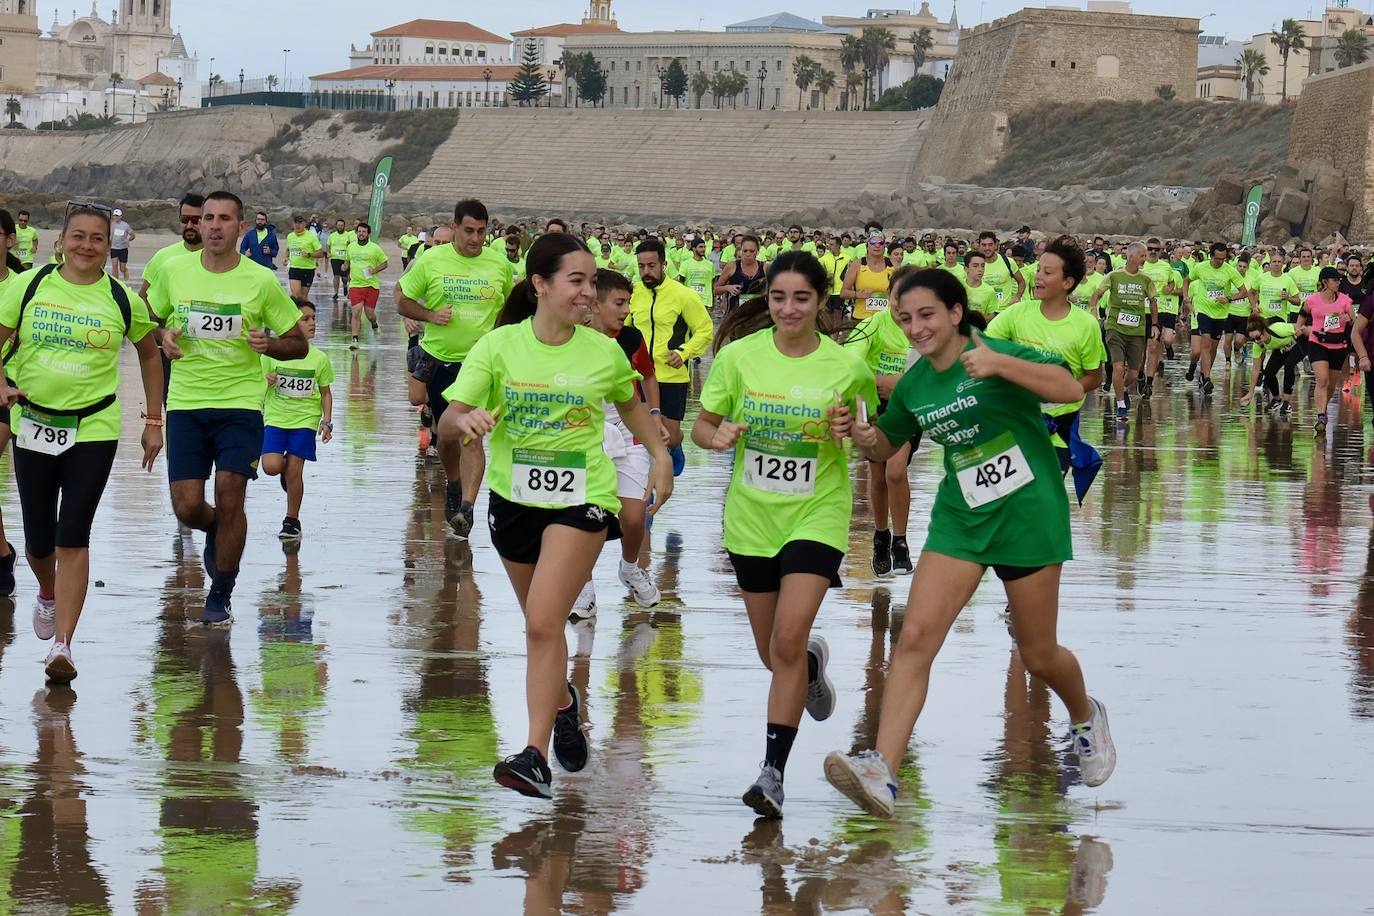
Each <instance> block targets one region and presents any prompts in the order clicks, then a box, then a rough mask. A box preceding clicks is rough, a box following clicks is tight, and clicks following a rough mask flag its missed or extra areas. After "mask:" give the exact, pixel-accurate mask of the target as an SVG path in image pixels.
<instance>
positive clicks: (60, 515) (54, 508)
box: [14, 441, 119, 560]
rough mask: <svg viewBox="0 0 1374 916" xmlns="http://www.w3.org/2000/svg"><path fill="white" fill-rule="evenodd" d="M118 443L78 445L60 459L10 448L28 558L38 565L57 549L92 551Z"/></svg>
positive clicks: (57, 456)
mask: <svg viewBox="0 0 1374 916" xmlns="http://www.w3.org/2000/svg"><path fill="white" fill-rule="evenodd" d="M118 444H119V443H117V442H113V441H111V442H78V443H77V444H76V445H73V446H72V447H71V448H70V449H68V450H67V451H66V452H64V453H63V454H61V455H42V454H39V453H38V452H31V451H28V450H26V449H22V448H15V450H14V478H15V483H17V484H18V486H19V505H20V507H21V508H22V509H23V511H24V548H25V549H26V550H27V551H28V553H29V555H30V556H33V557H37V558H38V559H40V560H41V559H44V558H45V557H50V556H52V552H53V549H54V548H56V547H68V548H75V549H82V548H86V547H90V546H91V524H92V522H94V521H95V510H96V509H97V508H98V507H99V506H100V497H101V495H102V494H103V493H104V492H105V482H106V481H108V480H109V479H110V468H112V467H113V466H114V457H115V448H116V446H118ZM59 495H60V496H61V500H62V505H61V508H59V507H58V497H59Z"/></svg>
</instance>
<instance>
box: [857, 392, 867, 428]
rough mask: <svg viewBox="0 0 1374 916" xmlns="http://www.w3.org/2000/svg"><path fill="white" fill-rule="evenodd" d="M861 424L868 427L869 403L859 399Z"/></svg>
mask: <svg viewBox="0 0 1374 916" xmlns="http://www.w3.org/2000/svg"><path fill="white" fill-rule="evenodd" d="M858 408H859V422H860V423H863V424H865V425H867V423H868V402H867V401H865V400H864V399H863V398H859V399H858Z"/></svg>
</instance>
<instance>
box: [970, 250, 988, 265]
mask: <svg viewBox="0 0 1374 916" xmlns="http://www.w3.org/2000/svg"><path fill="white" fill-rule="evenodd" d="M974 258H982V259H983V262H984V263H987V260H988V259H987V258H986V257H985V256H984V255H983V253H982V252H981V251H979V250H978V249H977V248H970V249H969V250H968V251H966V252H964V266H965V267H968V266H969V265H970V264H972V263H973V259H974Z"/></svg>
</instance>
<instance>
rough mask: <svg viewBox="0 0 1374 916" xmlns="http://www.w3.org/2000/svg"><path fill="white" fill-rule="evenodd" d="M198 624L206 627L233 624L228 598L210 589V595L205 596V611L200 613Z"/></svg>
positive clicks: (231, 609)
mask: <svg viewBox="0 0 1374 916" xmlns="http://www.w3.org/2000/svg"><path fill="white" fill-rule="evenodd" d="M198 622H199V623H200V624H202V625H203V626H207V627H227V626H228V625H229V624H231V623H233V622H234V615H233V608H231V607H230V603H229V596H228V595H224V594H221V593H220V592H217V591H215V590H214V589H213V588H212V589H210V594H208V595H206V596H205V609H204V610H203V611H201V614H200V620H199V621H198Z"/></svg>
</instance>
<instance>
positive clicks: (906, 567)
mask: <svg viewBox="0 0 1374 916" xmlns="http://www.w3.org/2000/svg"><path fill="white" fill-rule="evenodd" d="M913 568H914V567H913V566H912V565H911V548H910V547H908V546H907V544H906V538H905V537H900V536H899V537H894V538H893V539H892V571H893V572H895V573H897V574H899V575H903V576H908V575H911V571H912V569H913Z"/></svg>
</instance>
